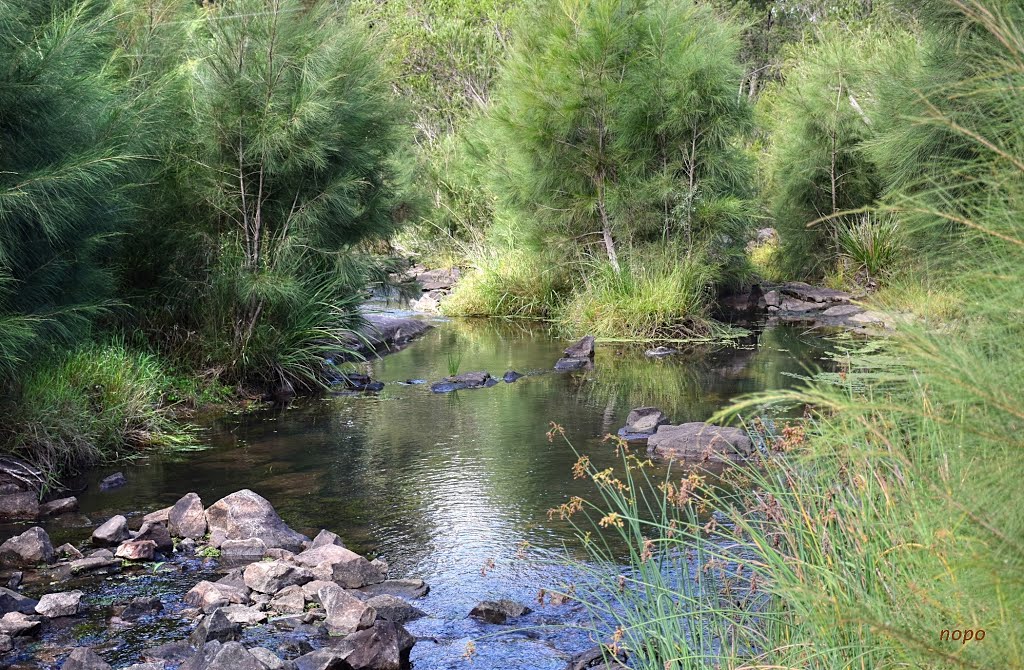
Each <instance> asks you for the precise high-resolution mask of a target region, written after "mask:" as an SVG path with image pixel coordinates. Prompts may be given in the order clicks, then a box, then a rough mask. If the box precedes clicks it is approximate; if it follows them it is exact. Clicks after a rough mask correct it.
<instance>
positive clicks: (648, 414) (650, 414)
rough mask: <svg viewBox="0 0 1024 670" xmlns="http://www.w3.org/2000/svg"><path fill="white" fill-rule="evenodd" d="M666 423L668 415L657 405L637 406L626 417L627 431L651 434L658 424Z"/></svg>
mask: <svg viewBox="0 0 1024 670" xmlns="http://www.w3.org/2000/svg"><path fill="white" fill-rule="evenodd" d="M667 423H668V417H667V416H665V413H664V412H662V411H661V410H660V409H658V408H657V407H637V408H635V409H632V410H630V411H629V416H628V417H626V432H627V433H643V434H648V435H649V434H653V433H654V432H655V431H657V430H658V426H664V425H665V424H667Z"/></svg>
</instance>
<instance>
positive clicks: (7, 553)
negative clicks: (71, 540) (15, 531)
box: [0, 526, 53, 566]
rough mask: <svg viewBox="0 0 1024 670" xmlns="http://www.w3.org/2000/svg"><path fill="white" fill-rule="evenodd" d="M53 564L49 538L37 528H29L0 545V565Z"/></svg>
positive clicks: (51, 546) (43, 531)
mask: <svg viewBox="0 0 1024 670" xmlns="http://www.w3.org/2000/svg"><path fill="white" fill-rule="evenodd" d="M52 562H53V545H52V544H50V536H49V535H47V534H46V531H45V530H43V529H42V528H40V527H39V526H34V527H33V528H29V529H28V530H26V531H25V532H24V533H22V534H21V535H15V536H14V537H12V538H11V539H9V540H7V541H6V542H4V543H3V544H0V564H2V565H11V566H31V565H39V564H41V563H52Z"/></svg>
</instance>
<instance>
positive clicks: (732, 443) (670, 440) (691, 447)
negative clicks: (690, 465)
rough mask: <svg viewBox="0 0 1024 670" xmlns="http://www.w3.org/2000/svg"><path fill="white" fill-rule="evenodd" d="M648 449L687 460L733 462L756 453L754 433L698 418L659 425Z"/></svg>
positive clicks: (654, 452) (661, 454) (651, 451)
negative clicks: (680, 423) (677, 424)
mask: <svg viewBox="0 0 1024 670" xmlns="http://www.w3.org/2000/svg"><path fill="white" fill-rule="evenodd" d="M647 451H648V452H649V453H652V454H654V455H656V456H661V457H664V458H675V459H680V460H687V461H704V460H711V461H716V462H732V461H737V460H742V459H744V458H746V457H748V456H750V455H752V454H753V451H754V445H753V443H752V442H751V441H750V436H749V435H747V433H746V432H745V431H743V430H740V429H739V428H728V427H722V426H714V425H711V424H709V423H704V422H694V423H684V424H682V425H679V426H668V425H663V426H659V427H658V431H657V432H656V433H655V434H654V435H652V436H651V437H650V438H649V439H648V440H647Z"/></svg>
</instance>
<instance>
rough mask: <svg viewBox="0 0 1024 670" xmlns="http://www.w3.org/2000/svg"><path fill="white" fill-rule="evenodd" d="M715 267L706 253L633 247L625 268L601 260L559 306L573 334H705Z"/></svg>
mask: <svg viewBox="0 0 1024 670" xmlns="http://www.w3.org/2000/svg"><path fill="white" fill-rule="evenodd" d="M716 274H717V273H716V268H715V266H714V264H712V263H711V262H710V261H709V260H708V258H707V256H706V255H705V254H702V253H695V254H691V255H684V254H682V253H681V254H680V255H679V256H678V257H673V256H672V254H671V251H666V250H656V251H653V252H652V253H651V255H649V256H647V255H644V254H640V253H637V252H634V253H633V255H632V256H631V257H630V259H629V261H628V262H626V263H624V264H623V266H622V271H621V272H615V271H614V270H613V269H612V268H611V267H610V266H608V265H601V266H599V267H598V268H597V270H596V271H595V272H593V273H590V274H589V275H588V276H587V277H586V280H585V281H584V282H583V284H582V285H581V286H580V287H579V288H577V289H576V291H575V292H573V294H572V295H571V296H570V297H569V298H568V300H567V302H566V303H565V305H564V306H563V307H561V308H560V309H559V310H558V321H559V323H560V324H561V325H562V327H563V328H564V329H565V330H566V331H567V332H568V333H570V334H573V335H580V334H588V335H594V336H595V337H604V338H630V339H638V340H652V339H676V338H688V337H693V336H695V335H705V334H707V333H708V332H709V330H710V328H711V325H710V320H709V318H708V311H709V308H710V305H711V298H712V296H711V286H712V283H713V282H714V280H715V277H716Z"/></svg>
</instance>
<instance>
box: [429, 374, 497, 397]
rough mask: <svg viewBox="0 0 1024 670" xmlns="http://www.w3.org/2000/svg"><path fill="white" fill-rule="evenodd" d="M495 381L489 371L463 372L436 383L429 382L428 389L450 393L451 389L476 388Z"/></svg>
mask: <svg viewBox="0 0 1024 670" xmlns="http://www.w3.org/2000/svg"><path fill="white" fill-rule="evenodd" d="M495 383H497V381H496V380H494V379H492V378H491V373H489V372H486V371H480V372H463V373H462V374H458V375H454V376H451V377H445V378H444V379H442V380H441V381H439V382H437V383H436V384H431V385H430V390H431V391H433V392H434V393H450V392H451V391H459V390H462V389H476V388H482V387H484V386H493V385H494V384H495Z"/></svg>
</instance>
